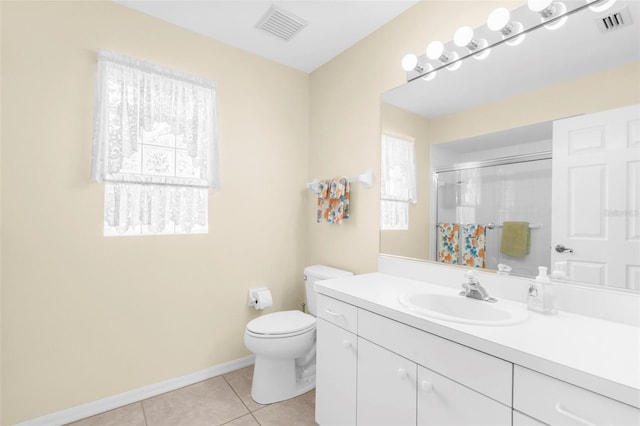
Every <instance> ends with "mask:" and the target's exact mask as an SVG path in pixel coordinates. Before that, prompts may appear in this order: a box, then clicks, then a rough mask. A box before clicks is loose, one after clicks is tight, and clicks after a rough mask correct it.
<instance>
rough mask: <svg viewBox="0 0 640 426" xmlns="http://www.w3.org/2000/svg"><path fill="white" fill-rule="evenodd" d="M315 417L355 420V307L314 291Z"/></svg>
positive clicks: (335, 422) (324, 421)
mask: <svg viewBox="0 0 640 426" xmlns="http://www.w3.org/2000/svg"><path fill="white" fill-rule="evenodd" d="M317 321H318V322H317V326H316V333H317V348H316V350H317V352H316V421H317V422H318V424H320V425H335V426H338V425H344V426H347V425H350V426H353V425H355V424H356V371H357V351H358V340H357V336H356V334H355V332H356V324H357V308H356V307H355V306H352V305H349V304H346V303H342V302H340V301H338V300H335V299H331V298H328V297H324V296H322V295H318V320H317Z"/></svg>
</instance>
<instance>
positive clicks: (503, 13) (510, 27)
mask: <svg viewBox="0 0 640 426" xmlns="http://www.w3.org/2000/svg"><path fill="white" fill-rule="evenodd" d="M487 27H489V29H490V30H491V31H500V33H501V34H502V38H503V39H505V40H506V39H507V38H509V40H507V41H506V43H507V44H508V45H509V46H517V45H519V44H520V43H522V41H523V40H524V36H525V35H526V33H524V32H523V30H524V27H523V26H522V24H521V23H520V22H511V13H510V12H509V10H507V9H506V8H504V7H499V8H497V9H496V10H494V11H493V12H491V14H489V18H488V19H487ZM519 33H521V34H519ZM516 34H518V35H517V36H516V37H514V36H515V35H516Z"/></svg>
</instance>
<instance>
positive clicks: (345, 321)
mask: <svg viewBox="0 0 640 426" xmlns="http://www.w3.org/2000/svg"><path fill="white" fill-rule="evenodd" d="M317 303H318V317H319V318H322V319H324V320H327V321H329V322H330V323H332V324H335V325H337V326H338V327H342V328H344V329H345V330H348V331H350V332H352V333H356V332H357V331H358V308H356V307H355V306H353V305H349V304H348V303H344V302H341V301H339V300H336V299H332V298H331V297H328V296H325V295H322V294H318V301H317Z"/></svg>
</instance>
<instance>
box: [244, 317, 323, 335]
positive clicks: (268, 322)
mask: <svg viewBox="0 0 640 426" xmlns="http://www.w3.org/2000/svg"><path fill="white" fill-rule="evenodd" d="M315 327H316V317H314V316H313V315H309V314H305V313H304V312H302V311H282V312H274V313H271V314H267V315H263V316H261V317H259V318H256V319H253V320H251V321H249V323H248V324H247V333H249V334H250V335H252V336H255V337H261V338H269V337H286V336H295V335H298V334H302V333H306V332H308V331H310V330H313V329H315Z"/></svg>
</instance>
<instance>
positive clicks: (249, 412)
mask: <svg viewBox="0 0 640 426" xmlns="http://www.w3.org/2000/svg"><path fill="white" fill-rule="evenodd" d="M222 378H223V379H224V381H225V382H227V384H228V385H229V388H231V391H232V392H233V393H235V394H236V396H237V397H238V399H239V400H240V402H242V405H244V407H245V408H246V409H247V411H248V413H245V414H243V415H242V416H240V417H237V418H235V419H232V420H229V421H228V422H227V423H225V424H228V423H231V422H232V421H234V420H237V419H239V418H241V417H244V416H246V415H247V414H249V415H250V416H251V417H253V420H255V421H256V423H258V425H260V426H261V423H260V422H259V421H258V419H256V416H254V415H253V411H252V410H251V408H249V406H248V405H247V404H245V402H244V401H243V400H242V398H241V397H240V394H239V393H238V392H237V391H236V389H235V388H234V387H233V385H232V384H231V383H230V382H229V380H227V377H226V374H223V375H222ZM260 408H264V407H259V408H258V409H260ZM223 426H224V425H223Z"/></svg>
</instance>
